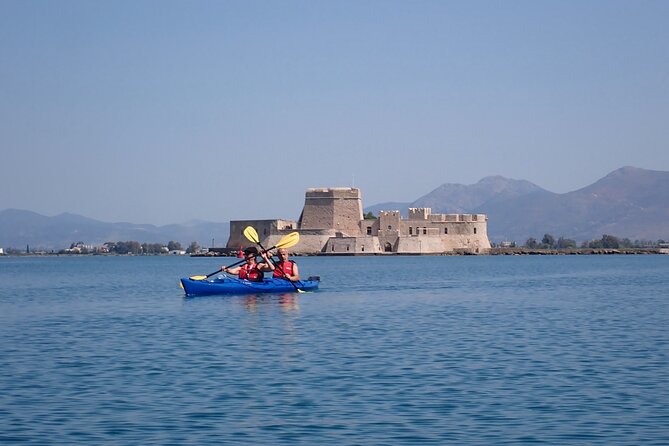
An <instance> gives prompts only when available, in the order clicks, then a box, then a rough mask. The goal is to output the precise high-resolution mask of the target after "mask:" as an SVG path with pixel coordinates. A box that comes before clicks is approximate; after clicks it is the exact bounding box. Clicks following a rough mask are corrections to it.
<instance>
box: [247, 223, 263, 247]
mask: <svg viewBox="0 0 669 446" xmlns="http://www.w3.org/2000/svg"><path fill="white" fill-rule="evenodd" d="M244 237H246V239H247V240H249V241H251V242H253V243H256V244H258V243H260V238H258V232H257V231H256V230H255V229H254V228H253V226H247V227H246V228H245V229H244Z"/></svg>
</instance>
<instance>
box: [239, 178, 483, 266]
mask: <svg viewBox="0 0 669 446" xmlns="http://www.w3.org/2000/svg"><path fill="white" fill-rule="evenodd" d="M247 226H253V227H254V228H255V229H256V230H257V232H258V236H259V237H260V241H261V243H262V245H263V246H265V247H270V246H273V245H275V244H276V243H277V242H278V241H279V240H280V239H281V237H283V236H285V235H287V234H288V233H290V232H292V231H294V230H297V231H299V233H300V242H299V243H298V244H296V245H295V246H293V247H291V248H290V251H291V252H293V253H296V254H328V255H347V254H348V255H354V254H355V255H368V254H390V253H398V254H441V253H448V252H468V253H484V252H486V251H487V250H489V249H490V241H489V240H488V223H487V216H486V215H485V214H432V210H431V209H430V208H409V217H408V218H407V219H402V217H401V213H400V212H399V211H381V212H380V213H379V215H378V218H377V219H376V220H364V219H363V215H362V199H361V195H360V190H359V189H355V188H327V189H308V190H307V192H306V194H305V204H304V209H303V211H302V215H301V216H300V219H299V221H298V222H297V223H296V222H294V221H290V220H239V221H231V222H230V239H229V240H228V244H227V247H228V248H232V249H236V248H239V247H240V246H244V247H246V246H250V245H251V244H252V243H251V242H249V241H248V240H246V238H245V237H244V235H243V231H244V229H245V228H246V227H247Z"/></svg>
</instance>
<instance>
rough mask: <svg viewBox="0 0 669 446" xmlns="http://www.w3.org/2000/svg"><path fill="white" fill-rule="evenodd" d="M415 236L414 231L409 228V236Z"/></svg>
mask: <svg viewBox="0 0 669 446" xmlns="http://www.w3.org/2000/svg"><path fill="white" fill-rule="evenodd" d="M411 234H413V229H412V228H411V226H409V235H411Z"/></svg>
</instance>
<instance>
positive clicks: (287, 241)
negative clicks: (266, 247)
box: [274, 232, 300, 248]
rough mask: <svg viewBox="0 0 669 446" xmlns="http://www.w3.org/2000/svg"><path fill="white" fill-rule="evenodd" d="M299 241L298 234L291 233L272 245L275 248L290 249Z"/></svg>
mask: <svg viewBox="0 0 669 446" xmlns="http://www.w3.org/2000/svg"><path fill="white" fill-rule="evenodd" d="M299 241H300V234H298V233H297V232H291V233H290V234H288V235H284V236H283V237H281V240H279V242H278V243H277V244H276V245H274V246H275V247H277V248H290V247H291V246H295V245H297V242H299Z"/></svg>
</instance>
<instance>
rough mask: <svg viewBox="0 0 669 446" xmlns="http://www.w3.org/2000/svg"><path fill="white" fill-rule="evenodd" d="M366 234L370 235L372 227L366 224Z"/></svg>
mask: <svg viewBox="0 0 669 446" xmlns="http://www.w3.org/2000/svg"><path fill="white" fill-rule="evenodd" d="M367 235H372V227H371V226H367Z"/></svg>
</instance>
